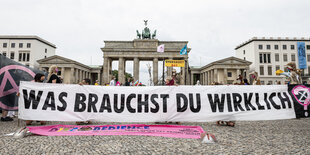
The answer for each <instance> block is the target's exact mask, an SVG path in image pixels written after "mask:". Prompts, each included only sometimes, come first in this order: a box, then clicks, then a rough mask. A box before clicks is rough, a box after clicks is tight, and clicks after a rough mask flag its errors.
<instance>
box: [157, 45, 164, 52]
mask: <svg viewBox="0 0 310 155" xmlns="http://www.w3.org/2000/svg"><path fill="white" fill-rule="evenodd" d="M164 51H165V44H161V45H159V46H158V47H157V52H160V53H163V52H164Z"/></svg>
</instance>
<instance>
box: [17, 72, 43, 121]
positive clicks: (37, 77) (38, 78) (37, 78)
mask: <svg viewBox="0 0 310 155" xmlns="http://www.w3.org/2000/svg"><path fill="white" fill-rule="evenodd" d="M44 80H45V76H44V75H43V74H41V73H37V74H36V75H35V76H34V82H39V83H43V82H44ZM18 96H19V94H18ZM32 122H33V121H31V120H26V125H31V124H32ZM40 124H41V125H45V124H46V122H45V121H40Z"/></svg>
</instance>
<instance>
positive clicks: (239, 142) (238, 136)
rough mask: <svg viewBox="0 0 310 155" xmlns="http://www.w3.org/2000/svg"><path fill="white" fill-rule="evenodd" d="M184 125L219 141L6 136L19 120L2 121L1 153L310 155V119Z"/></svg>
mask: <svg viewBox="0 0 310 155" xmlns="http://www.w3.org/2000/svg"><path fill="white" fill-rule="evenodd" d="M59 123H61V122H53V123H49V125H51V124H59ZM62 124H74V123H62ZM95 124H120V123H95ZM126 124H127V123H126ZM182 125H199V126H202V127H203V129H204V130H205V131H207V132H210V133H212V134H214V135H215V136H216V138H217V140H218V143H215V144H202V143H201V141H200V140H197V139H180V138H166V137H149V136H50V137H49V136H36V135H34V136H28V137H25V138H22V139H14V138H12V137H8V136H3V135H4V134H7V133H11V132H14V131H15V130H16V129H18V128H19V127H18V126H17V120H16V119H15V120H14V121H13V122H0V154H1V155H6V154H195V155H196V154H302V155H304V154H310V118H307V119H292V120H277V121H253V122H250V121H240V122H237V123H236V126H235V127H234V128H233V127H226V126H216V125H215V123H182Z"/></svg>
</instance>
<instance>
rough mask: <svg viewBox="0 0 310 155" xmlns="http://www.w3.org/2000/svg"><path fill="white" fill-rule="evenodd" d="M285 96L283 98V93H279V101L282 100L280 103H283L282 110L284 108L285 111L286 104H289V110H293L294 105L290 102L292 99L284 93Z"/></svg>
mask: <svg viewBox="0 0 310 155" xmlns="http://www.w3.org/2000/svg"><path fill="white" fill-rule="evenodd" d="M283 95H284V97H282V96H281V93H280V92H279V93H278V97H279V99H280V101H281V104H282V108H283V109H285V108H286V105H285V102H287V105H288V108H292V103H291V100H290V98H289V97H288V95H287V94H286V93H285V92H283Z"/></svg>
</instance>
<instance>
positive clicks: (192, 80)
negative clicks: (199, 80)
mask: <svg viewBox="0 0 310 155" xmlns="http://www.w3.org/2000/svg"><path fill="white" fill-rule="evenodd" d="M191 85H195V83H194V73H191Z"/></svg>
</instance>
